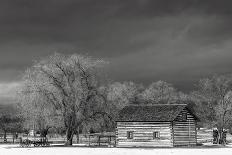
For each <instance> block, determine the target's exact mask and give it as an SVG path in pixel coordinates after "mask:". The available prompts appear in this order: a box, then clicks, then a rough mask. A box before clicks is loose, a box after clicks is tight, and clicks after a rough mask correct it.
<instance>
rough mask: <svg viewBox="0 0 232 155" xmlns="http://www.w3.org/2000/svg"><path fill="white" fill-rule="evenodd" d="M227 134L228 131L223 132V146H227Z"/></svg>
mask: <svg viewBox="0 0 232 155" xmlns="http://www.w3.org/2000/svg"><path fill="white" fill-rule="evenodd" d="M226 134H227V131H226V130H223V132H222V144H226Z"/></svg>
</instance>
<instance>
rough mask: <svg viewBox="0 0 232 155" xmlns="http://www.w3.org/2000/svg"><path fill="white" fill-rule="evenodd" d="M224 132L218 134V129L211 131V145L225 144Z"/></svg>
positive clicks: (225, 132)
mask: <svg viewBox="0 0 232 155" xmlns="http://www.w3.org/2000/svg"><path fill="white" fill-rule="evenodd" d="M226 134H227V131H226V130H222V132H219V131H218V129H213V144H226Z"/></svg>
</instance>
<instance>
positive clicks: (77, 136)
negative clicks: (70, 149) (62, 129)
mask: <svg viewBox="0 0 232 155" xmlns="http://www.w3.org/2000/svg"><path fill="white" fill-rule="evenodd" d="M76 138H77V144H79V142H80V136H79V126H78V128H77V131H76Z"/></svg>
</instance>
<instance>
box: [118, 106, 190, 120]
mask: <svg viewBox="0 0 232 155" xmlns="http://www.w3.org/2000/svg"><path fill="white" fill-rule="evenodd" d="M184 108H186V104H165V105H164V104H157V105H129V106H126V107H124V108H123V109H122V110H121V111H120V112H119V117H118V120H117V121H134V122H136V121H173V120H174V119H175V118H176V117H177V115H178V114H179V113H180V112H181V111H182V110H183V109H184Z"/></svg>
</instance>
